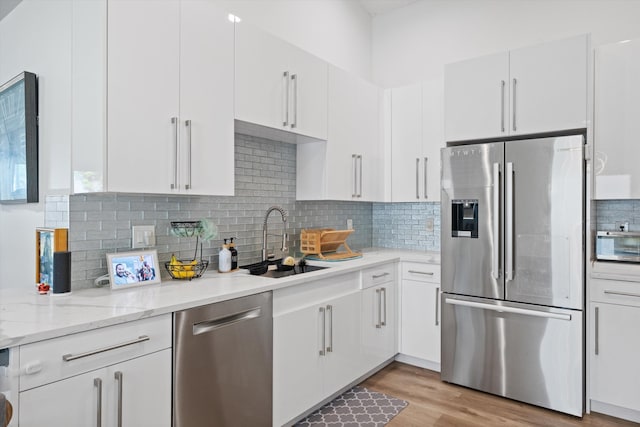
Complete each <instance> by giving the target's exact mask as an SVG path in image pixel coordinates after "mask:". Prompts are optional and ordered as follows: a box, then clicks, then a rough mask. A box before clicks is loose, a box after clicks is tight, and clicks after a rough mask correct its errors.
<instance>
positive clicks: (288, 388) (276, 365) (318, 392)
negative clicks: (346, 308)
mask: <svg viewBox="0 0 640 427" xmlns="http://www.w3.org/2000/svg"><path fill="white" fill-rule="evenodd" d="M322 307H323V309H324V306H322ZM319 308H320V307H319V306H316V305H314V306H311V307H307V308H303V309H300V310H296V311H292V312H289V313H286V314H283V315H280V316H275V317H274V318H273V425H277V426H280V425H283V424H284V423H286V422H288V421H289V420H291V419H292V418H293V417H295V416H298V415H300V414H301V413H302V412H303V411H305V410H307V409H309V408H311V407H312V406H313V405H315V404H317V403H318V402H320V401H321V400H322V397H323V396H322V374H323V371H322V365H323V364H322V362H323V359H324V358H326V356H322V355H320V351H321V350H323V349H324V346H323V340H322V336H323V331H324V330H325V329H324V328H325V326H324V321H325V320H326V312H320V310H319ZM324 345H325V346H326V340H325V341H324ZM325 354H326V353H325Z"/></svg>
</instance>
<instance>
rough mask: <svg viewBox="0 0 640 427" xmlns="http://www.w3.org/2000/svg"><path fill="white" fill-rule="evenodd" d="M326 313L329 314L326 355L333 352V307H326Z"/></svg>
mask: <svg viewBox="0 0 640 427" xmlns="http://www.w3.org/2000/svg"><path fill="white" fill-rule="evenodd" d="M327 313H329V345H328V346H327V353H331V352H332V351H333V306H332V305H328V306H327Z"/></svg>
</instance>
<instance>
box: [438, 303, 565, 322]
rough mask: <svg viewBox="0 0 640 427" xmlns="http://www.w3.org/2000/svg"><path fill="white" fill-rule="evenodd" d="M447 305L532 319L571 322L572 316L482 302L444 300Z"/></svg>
mask: <svg viewBox="0 0 640 427" xmlns="http://www.w3.org/2000/svg"><path fill="white" fill-rule="evenodd" d="M444 301H445V302H446V303H447V304H452V305H460V306H463V307H473V308H480V309H483V310H490V311H497V312H498V313H513V314H522V315H525V316H532V317H544V318H546V319H558V320H571V315H570V314H558V313H549V312H546V311H536V310H527V309H524V308H517V307H507V306H504V305H494V304H486V303H482V302H474V301H465V300H458V299H451V298H447V299H445V300H444Z"/></svg>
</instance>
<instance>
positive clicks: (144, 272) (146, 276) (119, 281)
mask: <svg viewBox="0 0 640 427" xmlns="http://www.w3.org/2000/svg"><path fill="white" fill-rule="evenodd" d="M107 267H108V268H109V283H110V284H111V289H112V290H113V289H125V288H131V287H135V286H144V285H153V284H156V283H160V282H161V279H160V263H159V261H158V251H156V250H155V249H153V250H141V251H131V252H118V253H113V254H107Z"/></svg>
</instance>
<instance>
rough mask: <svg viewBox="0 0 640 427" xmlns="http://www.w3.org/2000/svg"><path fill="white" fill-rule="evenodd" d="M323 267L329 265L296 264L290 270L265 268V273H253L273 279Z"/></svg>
mask: <svg viewBox="0 0 640 427" xmlns="http://www.w3.org/2000/svg"><path fill="white" fill-rule="evenodd" d="M260 265H262V263H260V262H257V263H255V264H249V265H243V266H241V267H240V268H243V269H246V270H251V269H252V268H257V267H259V266H260ZM325 268H329V267H320V266H317V265H309V264H306V265H304V266H300V265H296V266H294V267H293V269H291V270H267V272H266V273H262V274H255V275H256V276H260V277H273V278H274V279H279V278H281V277H288V276H293V275H294V274H303V273H309V272H311V271H317V270H324V269H325Z"/></svg>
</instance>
